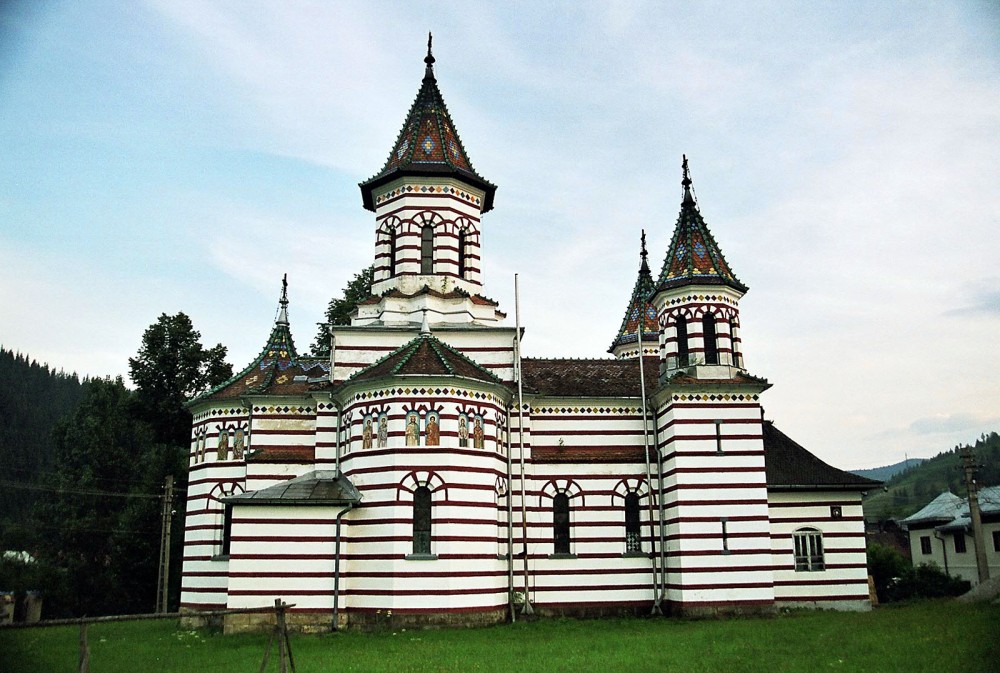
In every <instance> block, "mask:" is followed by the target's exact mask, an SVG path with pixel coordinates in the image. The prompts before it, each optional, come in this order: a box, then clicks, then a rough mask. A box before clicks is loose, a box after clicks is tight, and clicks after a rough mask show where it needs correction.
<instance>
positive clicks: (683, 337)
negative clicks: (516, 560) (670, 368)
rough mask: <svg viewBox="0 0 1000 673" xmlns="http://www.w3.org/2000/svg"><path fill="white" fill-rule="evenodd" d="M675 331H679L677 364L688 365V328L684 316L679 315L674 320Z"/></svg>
mask: <svg viewBox="0 0 1000 673" xmlns="http://www.w3.org/2000/svg"><path fill="white" fill-rule="evenodd" d="M674 331H675V332H676V333H677V366H678V367H687V364H688V356H689V354H690V351H688V328H687V322H685V321H684V316H683V315H679V316H677V318H676V319H675V322H674Z"/></svg>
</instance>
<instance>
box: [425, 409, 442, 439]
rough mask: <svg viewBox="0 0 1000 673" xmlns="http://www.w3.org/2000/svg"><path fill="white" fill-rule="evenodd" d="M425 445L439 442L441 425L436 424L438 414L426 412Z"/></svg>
mask: <svg viewBox="0 0 1000 673" xmlns="http://www.w3.org/2000/svg"><path fill="white" fill-rule="evenodd" d="M426 444H427V446H438V445H439V444H441V427H440V426H439V425H438V415H437V414H435V413H433V412H432V413H429V414H427V442H426Z"/></svg>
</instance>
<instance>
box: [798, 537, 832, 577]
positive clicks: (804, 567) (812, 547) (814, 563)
mask: <svg viewBox="0 0 1000 673" xmlns="http://www.w3.org/2000/svg"><path fill="white" fill-rule="evenodd" d="M792 540H793V541H794V543H795V570H797V571H813V570H823V569H824V568H826V564H825V563H824V561H823V533H821V532H820V531H818V530H816V529H815V528H800V529H799V530H797V531H795V532H794V533H792Z"/></svg>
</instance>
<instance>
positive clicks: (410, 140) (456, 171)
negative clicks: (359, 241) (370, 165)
mask: <svg viewBox="0 0 1000 673" xmlns="http://www.w3.org/2000/svg"><path fill="white" fill-rule="evenodd" d="M431 39H432V38H431V34H430V33H428V34H427V56H425V57H424V63H425V64H426V65H425V68H424V79H423V81H422V82H421V84H420V90H419V91H418V92H417V98H416V100H414V101H413V105H412V106H411V107H410V111H409V113H407V115H406V120H405V121H404V122H403V128H402V129H401V130H400V132H399V135H398V136H397V137H396V142H395V143H394V144H393V146H392V151H391V152H389V158H388V159H387V160H386V162H385V165H384V166H383V167H382V170H380V171H379V172H378V173H376V174H375V175H374V176H372V177H371V178H369V179H368V180H366V181H364V182H362V183H361V184H360V185H359V186H360V187H361V195H362V199H363V200H364V206H365V208H367V209H368V210H375V205H376V204H375V203H374V201H373V193H374V191H375V190H377V189H378V188H379V187H381V186H382V185H385V184H387V183H389V182H391V181H392V180H394V179H396V178H398V177H403V176H424V175H440V176H454V177H456V178H458V179H460V180H462V181H463V182H467V183H468V184H470V185H472V186H473V187H476V188H478V189H479V190H482V191H483V193H484V195H483V198H482V203H481V206H482V212H484V213H485V212H488V211H489V210H491V209H492V208H493V195H494V193H495V192H496V189H497V188H496V185H494V184H493V183H491V182H490V181H489V180H487V179H486V178H484V177H483V176H481V175H479V173H477V172H476V169H475V168H473V166H472V162H471V161H470V160H469V155H468V154H467V153H466V151H465V147H464V146H463V145H462V140H461V138H459V137H458V131H457V130H455V124H454V122H452V120H451V115H449V114H448V107H447V106H446V105H445V103H444V98H442V96H441V91H440V90H439V89H438V85H437V78H436V77H435V76H434V62H435V58H434V54H433V53H432V52H431Z"/></svg>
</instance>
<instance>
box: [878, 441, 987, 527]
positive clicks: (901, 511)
mask: <svg viewBox="0 0 1000 673" xmlns="http://www.w3.org/2000/svg"><path fill="white" fill-rule="evenodd" d="M963 448H964V447H961V446H956V447H955V448H954V449H951V450H950V451H945V452H942V453H939V454H938V455H936V456H934V457H933V458H930V459H928V460H925V461H923V462H921V463H920V464H919V465H915V466H912V467H909V468H907V469H905V470H904V471H902V472H900V473H898V474H896V475H895V476H893V477H892V478H890V479H889V480H888V481H887V482H886V483H885V488H883V489H882V490H879V491H873V492H871V493H869V494H868V496H866V497H865V500H864V506H865V518H867V519H869V520H885V519H898V518H903V517H906V516H909V515H910V514H913V513H914V512H915V511H917V510H918V509H920V508H921V507H923V506H924V505H926V504H927V503H928V502H930V501H931V500H933V499H934V498H935V497H937V496H938V495H939V494H940V493H941V492H942V491H951V492H952V493H954V494H955V495H960V496H962V497H965V496H966V492H965V478H964V475H963V473H962V471H961V470H960V469H959V466H960V464H961V451H962V449H963ZM971 448H972V453H973V455H974V456H975V459H976V462H977V464H979V466H980V467H979V472H978V474H977V475H976V479H977V481H978V483H979V485H980V486H994V485H997V484H1000V435H998V434H997V433H996V432H991V433H989V434H988V435H985V434H984V435H983V436H982V437H980V438H979V439H978V440H976V443H975V444H974V445H972V447H971Z"/></svg>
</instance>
